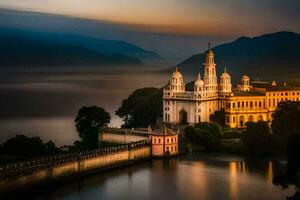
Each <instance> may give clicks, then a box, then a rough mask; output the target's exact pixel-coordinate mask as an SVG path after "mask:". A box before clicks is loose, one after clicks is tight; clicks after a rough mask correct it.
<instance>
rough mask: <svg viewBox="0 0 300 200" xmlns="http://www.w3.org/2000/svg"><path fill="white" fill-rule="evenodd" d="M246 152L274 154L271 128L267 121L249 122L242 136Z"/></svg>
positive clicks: (252, 154) (253, 154) (259, 154)
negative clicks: (271, 147)
mask: <svg viewBox="0 0 300 200" xmlns="http://www.w3.org/2000/svg"><path fill="white" fill-rule="evenodd" d="M242 140H243V143H244V149H245V153H246V154H247V155H251V156H268V155H272V150H271V149H270V144H271V143H270V141H271V135H270V128H269V126H268V124H267V122H265V121H259V122H247V123H246V131H245V132H244V136H243V137H242Z"/></svg>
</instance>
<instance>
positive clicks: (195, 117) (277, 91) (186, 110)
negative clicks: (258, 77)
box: [163, 49, 300, 128]
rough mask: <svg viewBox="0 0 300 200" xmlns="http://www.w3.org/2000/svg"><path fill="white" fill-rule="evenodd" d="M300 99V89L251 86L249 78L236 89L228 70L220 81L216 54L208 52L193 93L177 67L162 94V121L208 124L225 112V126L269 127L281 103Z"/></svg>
mask: <svg viewBox="0 0 300 200" xmlns="http://www.w3.org/2000/svg"><path fill="white" fill-rule="evenodd" d="M218 80H219V82H218ZM299 99H300V88H297V87H289V86H287V85H286V84H284V85H282V86H278V85H277V84H276V83H275V81H273V82H272V84H267V83H262V82H250V78H249V77H248V76H247V75H244V76H243V77H242V78H241V82H240V84H239V85H237V86H236V87H233V86H232V84H231V76H230V75H229V73H228V72H227V71H226V68H225V70H224V72H223V73H222V74H221V76H220V78H219V79H218V77H217V72H216V64H215V62H214V53H213V51H212V50H211V49H209V50H208V52H207V53H206V59H205V63H204V76H203V79H202V78H201V75H200V73H199V74H198V77H197V79H196V80H195V83H194V88H193V90H192V91H187V90H186V88H185V83H184V80H183V75H182V74H181V73H180V72H179V70H178V68H177V67H176V70H175V72H173V74H172V77H171V80H170V81H169V82H168V84H167V85H166V86H165V87H164V90H163V121H164V122H165V123H168V124H195V123H199V122H209V121H210V115H212V114H214V112H215V111H217V110H221V109H224V110H225V121H226V125H227V126H228V127H231V128H243V127H245V123H246V122H257V121H267V122H269V123H270V122H271V121H272V113H273V112H274V111H275V109H276V107H277V104H278V103H279V102H280V101H286V100H291V101H298V100H299Z"/></svg>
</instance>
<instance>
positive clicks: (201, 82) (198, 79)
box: [194, 73, 204, 86]
mask: <svg viewBox="0 0 300 200" xmlns="http://www.w3.org/2000/svg"><path fill="white" fill-rule="evenodd" d="M194 85H195V86H203V85H204V81H203V80H201V76H200V73H199V74H198V78H197V80H196V81H195V83H194Z"/></svg>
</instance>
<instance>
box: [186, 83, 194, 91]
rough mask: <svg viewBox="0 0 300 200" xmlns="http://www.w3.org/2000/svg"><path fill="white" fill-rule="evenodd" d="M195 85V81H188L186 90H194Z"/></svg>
mask: <svg viewBox="0 0 300 200" xmlns="http://www.w3.org/2000/svg"><path fill="white" fill-rule="evenodd" d="M194 85H195V81H191V82H188V83H187V84H185V90H186V91H194Z"/></svg>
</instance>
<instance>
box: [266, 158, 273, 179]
mask: <svg viewBox="0 0 300 200" xmlns="http://www.w3.org/2000/svg"><path fill="white" fill-rule="evenodd" d="M267 179H268V181H269V182H272V180H273V163H272V161H269V163H268V171H267Z"/></svg>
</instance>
